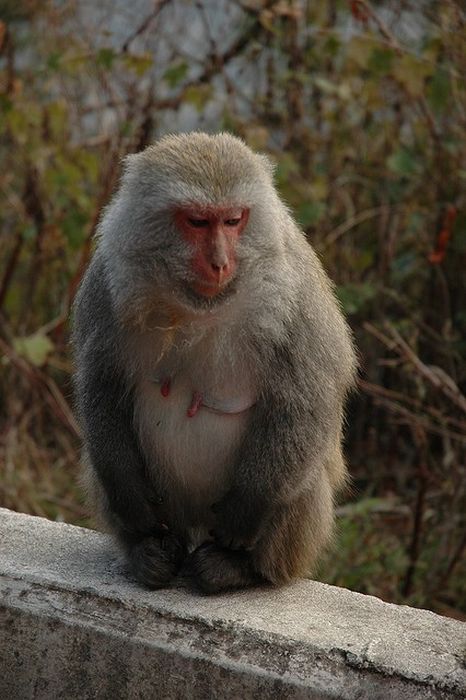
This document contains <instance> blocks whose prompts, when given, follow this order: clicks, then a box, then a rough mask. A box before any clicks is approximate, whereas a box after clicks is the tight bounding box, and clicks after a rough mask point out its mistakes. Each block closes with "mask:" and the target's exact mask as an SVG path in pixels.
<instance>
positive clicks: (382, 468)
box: [0, 0, 466, 614]
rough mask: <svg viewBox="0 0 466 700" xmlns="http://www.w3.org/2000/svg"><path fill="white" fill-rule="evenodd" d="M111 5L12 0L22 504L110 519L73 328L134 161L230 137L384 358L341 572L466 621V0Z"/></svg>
mask: <svg viewBox="0 0 466 700" xmlns="http://www.w3.org/2000/svg"><path fill="white" fill-rule="evenodd" d="M143 4H144V3H143ZM393 6H395V9H393ZM108 10H109V8H108V7H106V6H105V3H100V4H99V6H98V7H95V8H92V9H90V6H88V5H87V4H86V3H81V4H80V3H78V4H77V5H74V4H71V3H69V4H67V3H52V2H50V3H35V2H28V1H27V0H24V1H23V2H15V3H10V2H0V52H1V53H0V69H1V73H0V157H1V159H2V163H3V168H2V172H1V174H0V222H1V233H0V325H1V328H0V351H1V352H2V355H3V359H2V364H1V365H0V387H1V393H0V416H1V425H0V464H1V465H2V469H3V475H2V482H1V483H0V503H1V504H2V505H5V506H7V507H12V508H17V509H20V510H25V511H28V512H32V513H37V514H41V515H46V516H48V517H52V518H65V519H66V520H69V521H70V522H86V521H85V520H84V511H83V508H82V506H81V505H80V504H79V500H78V496H77V492H76V487H75V483H76V470H77V463H78V459H79V457H78V450H79V429H78V426H77V425H76V422H75V419H74V417H73V413H72V409H71V408H70V402H71V388H70V375H71V366H70V359H69V347H68V344H67V342H68V326H67V318H68V312H69V308H70V304H71V302H72V299H73V296H74V293H75V290H76V287H77V285H78V283H79V280H80V278H81V276H82V273H83V270H84V269H85V266H86V264H87V261H88V259H89V255H90V253H91V249H92V234H93V232H94V229H95V225H96V222H97V220H98V214H99V211H100V209H101V207H102V206H103V205H104V204H105V203H106V202H107V201H108V198H109V196H110V194H111V191H112V189H113V187H114V185H115V183H116V180H117V178H118V173H119V164H120V161H121V159H122V157H123V156H124V155H125V154H126V153H128V152H133V151H136V150H139V149H141V148H142V147H144V146H145V145H146V144H147V143H148V142H150V141H151V140H152V139H153V138H155V137H156V136H157V135H159V134H161V133H164V132H166V131H169V130H173V129H175V130H176V129H183V128H186V127H187V128H192V127H194V126H196V127H199V128H204V129H208V130H217V129H219V128H224V129H229V130H231V131H233V132H235V133H237V134H239V135H241V136H242V137H243V138H244V139H245V140H246V141H247V142H248V143H249V144H250V145H251V146H253V147H254V148H257V149H262V150H265V151H267V152H269V154H270V155H271V156H272V157H273V158H274V159H275V161H276V165H277V168H276V180H277V183H278V186H279V188H280V191H281V193H282V195H283V197H284V198H285V200H286V201H287V202H288V204H289V205H290V207H291V208H292V209H293V211H294V212H295V215H296V217H297V219H298V220H299V221H300V223H301V225H302V226H303V227H304V229H305V231H306V234H307V235H308V237H309V239H310V241H312V243H313V245H314V246H315V248H316V249H317V251H318V253H319V254H320V256H321V257H322V259H323V261H324V263H325V266H326V268H327V269H328V270H329V272H330V274H331V276H332V278H333V279H334V280H335V283H336V285H337V292H338V294H339V297H340V300H341V303H342V305H343V307H344V309H345V311H346V313H347V314H348V316H349V320H350V322H351V324H352V326H353V329H354V333H355V336H356V339H357V342H358V345H359V348H360V354H361V383H360V384H361V386H360V388H361V392H360V394H359V396H358V397H355V398H354V399H353V402H352V406H351V411H350V415H349V419H348V436H347V443H348V445H347V451H348V454H349V461H350V463H351V471H352V474H353V476H354V485H353V494H352V495H351V497H350V502H349V503H348V504H347V505H346V506H344V507H343V509H342V510H341V517H340V536H339V547H338V548H337V549H336V552H334V553H333V554H332V556H330V557H329V559H328V560H327V562H326V563H325V565H324V568H323V570H322V574H321V575H322V577H324V578H325V579H326V580H329V581H332V582H336V583H338V584H341V585H347V586H350V587H352V588H355V589H357V590H362V591H366V592H370V593H374V594H377V595H381V596H383V597H385V598H387V599H388V600H395V601H402V600H404V601H409V602H412V603H414V604H418V605H427V606H430V607H433V608H434V609H439V610H442V611H445V610H447V611H449V612H452V614H459V613H458V610H463V611H466V591H465V588H464V581H465V580H466V576H465V574H466V567H465V557H464V548H465V543H466V538H465V522H464V513H465V511H466V480H465V459H466V448H465V445H466V400H465V398H464V392H465V389H466V361H465V358H466V334H465V329H466V310H465V308H466V307H465V301H466V294H465V285H466V276H465V274H464V269H465V263H466V210H465V181H466V159H465V156H466V119H465V115H466V87H465V82H464V70H463V67H464V65H466V63H465V62H466V17H465V13H464V10H463V9H462V5H461V3H459V2H454V1H453V0H451V1H450V2H448V3H436V2H433V0H424V2H422V3H415V2H414V1H412V2H410V1H409V0H404V1H402V2H399V3H388V2H378V3H377V5H375V3H374V4H373V5H372V4H370V3H369V2H366V1H365V0H356V2H347V1H346V0H320V1H318V2H312V3H307V2H292V1H290V2H281V1H277V0H247V1H246V0H243V2H240V1H239V0H238V1H237V2H226V0H224V1H223V2H211V1H210V0H204V1H203V2H199V3H195V4H191V3H187V2H183V0H178V1H176V2H167V0H162V1H161V2H158V3H150V2H147V3H146V14H144V13H143V14H142V15H141V16H138V17H131V18H129V17H128V16H126V15H125V5H124V4H121V5H120V4H119V3H118V2H117V3H113V4H112V8H111V12H110V15H111V16H112V17H113V20H112V21H110V22H109V16H110V15H109V13H108ZM125 17H126V19H125ZM120 20H121V21H120ZM125 22H126V24H125ZM123 25H124V26H128V27H129V28H128V29H125V30H124V31H123V30H122V29H121V26H123ZM225 26H228V27H229V35H228V37H226V36H225V33H224V27H225ZM173 34H180V35H183V36H184V37H185V41H184V42H183V46H184V47H185V48H184V49H179V48H175V47H174V45H173V41H172V39H171V37H172V36H173ZM455 610H456V612H455Z"/></svg>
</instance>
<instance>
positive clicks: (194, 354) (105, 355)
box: [72, 132, 357, 594]
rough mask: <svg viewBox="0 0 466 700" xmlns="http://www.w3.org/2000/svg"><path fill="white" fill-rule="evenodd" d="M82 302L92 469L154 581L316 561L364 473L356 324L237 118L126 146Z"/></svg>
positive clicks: (230, 579) (100, 511)
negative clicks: (356, 410) (350, 469)
mask: <svg viewBox="0 0 466 700" xmlns="http://www.w3.org/2000/svg"><path fill="white" fill-rule="evenodd" d="M96 237H97V245H96V250H95V252H94V254H93V257H92V260H91V263H90V265H89V267H88V269H87V271H86V273H85V275H84V277H83V280H82V283H81V285H80V288H79V290H78V293H77V295H76V299H75V303H74V329H73V335H72V343H73V347H74V356H75V363H76V372H75V379H74V382H75V392H76V400H77V410H78V415H79V418H80V422H81V425H82V429H83V435H84V450H83V452H84V459H83V461H84V464H85V467H84V472H85V477H84V479H85V482H86V485H87V490H88V493H89V498H90V501H91V502H92V503H93V508H94V511H95V512H96V513H97V516H98V517H100V521H101V522H103V523H104V526H105V527H106V528H107V529H108V530H110V532H111V533H113V534H114V535H115V536H116V538H117V540H118V542H119V543H120V544H121V546H122V548H123V550H124V552H125V554H126V557H127V561H128V562H129V566H130V568H131V571H132V575H133V576H134V577H135V579H136V580H137V581H138V582H139V583H141V584H143V585H144V586H146V587H148V588H153V589H156V588H163V587H167V586H169V585H173V581H176V580H177V578H179V577H180V576H181V577H188V579H190V580H191V582H192V585H194V586H196V587H197V589H198V590H200V591H201V592H202V593H205V594H215V593H221V592H223V591H227V590H233V589H238V588H243V587H247V586H254V585H259V584H261V583H266V582H268V583H269V584H272V585H275V586H279V585H283V584H286V583H288V582H289V581H291V580H293V579H295V578H296V577H299V576H305V575H311V574H312V573H313V572H314V571H315V567H316V564H317V562H318V560H319V557H320V554H321V553H322V552H323V551H324V550H325V548H326V546H327V545H328V543H329V542H330V541H331V538H332V532H333V524H334V500H335V495H336V494H337V493H338V491H339V490H340V489H341V488H342V486H343V485H344V484H345V483H346V481H347V469H346V466H345V462H344V458H343V455H342V432H343V430H342V427H343V424H344V406H345V402H346V398H347V396H348V393H349V391H350V390H351V389H352V387H353V385H354V382H355V372H356V364H357V363H356V359H355V350H354V345H353V341H352V336H351V332H350V330H349V327H348V325H347V323H346V321H345V319H344V317H343V314H342V312H341V310H340V307H339V304H338V302H337V300H336V297H335V294H334V290H333V286H332V283H331V282H330V280H329V278H328V277H327V275H326V273H325V272H324V270H323V267H322V265H321V263H320V262H319V260H318V258H317V255H316V253H315V252H314V250H313V249H312V247H311V245H310V244H309V243H308V242H307V240H306V238H305V235H304V233H303V232H302V231H301V230H300V228H299V227H298V225H297V224H296V223H295V221H294V219H293V217H292V215H291V213H290V212H289V210H288V208H287V206H286V205H285V204H284V203H283V202H282V200H281V199H280V197H279V194H278V192H277V190H276V189H275V185H274V178H273V165H272V163H271V161H270V159H269V158H268V157H267V156H265V155H262V154H259V153H255V152H253V151H252V150H251V149H250V148H249V147H248V146H247V145H246V144H245V143H244V142H243V141H242V140H241V139H239V138H237V137H236V136H233V135H231V134H228V133H218V134H214V135H208V134H205V133H201V132H193V133H188V134H178V135H168V136H165V137H162V138H161V139H160V140H158V141H157V142H155V143H154V144H153V145H151V146H149V147H147V148H146V149H145V150H143V151H142V152H140V153H137V154H132V155H129V156H127V157H126V159H125V161H124V167H123V174H122V177H121V182H120V185H119V188H118V189H117V192H116V194H115V195H114V196H113V199H112V200H111V202H110V204H109V205H108V206H107V208H106V209H105V210H104V212H103V214H102V217H101V220H100V223H99V225H98V229H97V235H96Z"/></svg>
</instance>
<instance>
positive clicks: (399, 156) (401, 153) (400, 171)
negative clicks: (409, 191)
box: [387, 146, 418, 177]
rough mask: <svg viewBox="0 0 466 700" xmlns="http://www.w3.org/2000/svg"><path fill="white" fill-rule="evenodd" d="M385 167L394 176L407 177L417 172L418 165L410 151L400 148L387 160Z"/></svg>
mask: <svg viewBox="0 0 466 700" xmlns="http://www.w3.org/2000/svg"><path fill="white" fill-rule="evenodd" d="M387 167H388V168H389V170H391V171H392V172H393V173H395V174H396V175H402V176H404V177H409V176H410V175H413V174H414V173H415V172H416V171H417V170H418V165H417V162H416V159H415V157H414V156H413V154H412V153H411V151H410V150H409V149H407V148H405V147H404V146H401V147H400V148H399V149H398V150H397V151H395V152H394V153H392V155H391V156H389V157H388V158H387Z"/></svg>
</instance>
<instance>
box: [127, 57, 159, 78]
mask: <svg viewBox="0 0 466 700" xmlns="http://www.w3.org/2000/svg"><path fill="white" fill-rule="evenodd" d="M124 64H125V66H126V67H127V68H128V69H129V70H131V71H133V73H136V75H138V76H139V77H141V76H142V75H144V73H147V71H148V70H150V68H152V66H153V64H154V57H153V55H152V54H151V53H141V54H131V55H129V54H126V55H125V57H124Z"/></svg>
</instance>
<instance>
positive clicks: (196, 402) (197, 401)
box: [187, 391, 202, 418]
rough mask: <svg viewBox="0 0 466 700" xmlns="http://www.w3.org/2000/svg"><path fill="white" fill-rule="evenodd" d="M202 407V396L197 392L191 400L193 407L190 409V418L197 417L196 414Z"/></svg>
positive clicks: (188, 413)
mask: <svg viewBox="0 0 466 700" xmlns="http://www.w3.org/2000/svg"><path fill="white" fill-rule="evenodd" d="M201 406H202V395H201V394H200V393H199V392H198V391H195V392H194V394H193V397H192V399H191V405H190V407H189V408H188V412H187V415H188V418H193V416H195V415H196V413H197V412H198V411H199V409H200V408H201Z"/></svg>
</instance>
